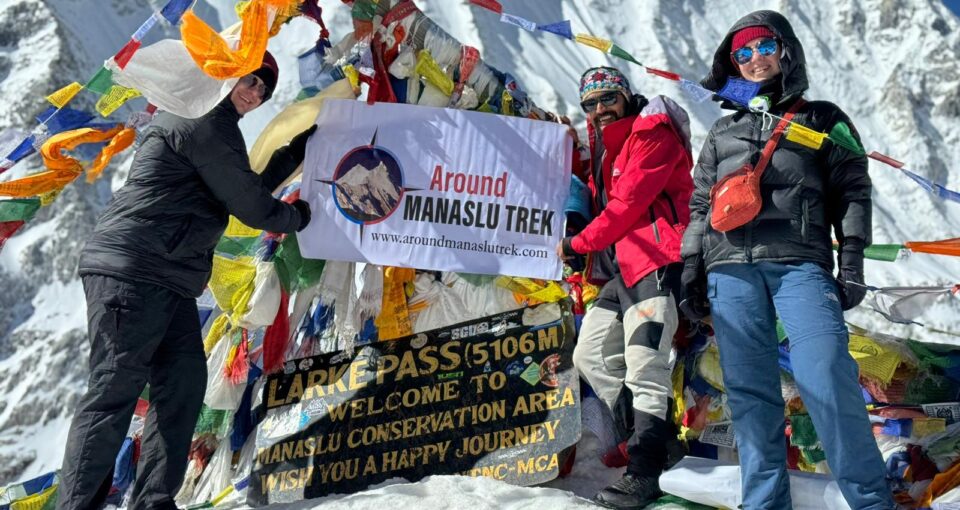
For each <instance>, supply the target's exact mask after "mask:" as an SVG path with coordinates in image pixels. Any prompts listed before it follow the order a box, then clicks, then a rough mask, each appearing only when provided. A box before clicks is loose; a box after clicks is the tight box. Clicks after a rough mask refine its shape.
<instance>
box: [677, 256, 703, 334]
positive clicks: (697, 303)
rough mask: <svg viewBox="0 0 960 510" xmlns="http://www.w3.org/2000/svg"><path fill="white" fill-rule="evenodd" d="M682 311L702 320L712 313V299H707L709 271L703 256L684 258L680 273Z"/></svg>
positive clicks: (695, 319) (690, 316)
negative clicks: (705, 266)
mask: <svg viewBox="0 0 960 510" xmlns="http://www.w3.org/2000/svg"><path fill="white" fill-rule="evenodd" d="M677 306H678V308H680V311H681V312H683V314H684V315H686V316H687V318H688V319H690V320H692V321H700V320H703V319H705V318H706V317H707V316H708V315H710V301H709V300H708V299H707V273H706V270H705V268H704V265H703V256H701V255H700V254H697V255H688V256H687V257H684V259H683V272H682V273H681V274H680V304H679V305H677Z"/></svg>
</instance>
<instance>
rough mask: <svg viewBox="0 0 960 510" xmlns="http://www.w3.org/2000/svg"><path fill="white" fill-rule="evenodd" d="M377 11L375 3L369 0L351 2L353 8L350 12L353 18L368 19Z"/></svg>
mask: <svg viewBox="0 0 960 510" xmlns="http://www.w3.org/2000/svg"><path fill="white" fill-rule="evenodd" d="M376 13H377V4H375V3H373V2H372V1H371V0H356V1H355V2H353V10H352V11H351V12H350V14H351V15H353V19H357V20H365V21H370V20H372V19H373V16H374V15H375V14H376Z"/></svg>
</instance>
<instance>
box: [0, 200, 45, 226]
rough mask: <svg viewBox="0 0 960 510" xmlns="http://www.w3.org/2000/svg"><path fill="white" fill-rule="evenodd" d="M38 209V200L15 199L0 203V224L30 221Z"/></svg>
mask: <svg viewBox="0 0 960 510" xmlns="http://www.w3.org/2000/svg"><path fill="white" fill-rule="evenodd" d="M39 209H40V199H39V198H15V199H13V200H3V201H0V223H3V222H7V221H30V220H31V219H33V216H34V215H35V214H37V210H39Z"/></svg>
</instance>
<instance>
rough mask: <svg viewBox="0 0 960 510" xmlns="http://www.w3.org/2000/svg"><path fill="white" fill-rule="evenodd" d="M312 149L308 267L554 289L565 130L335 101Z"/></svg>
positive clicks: (303, 237)
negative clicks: (364, 267) (537, 282)
mask: <svg viewBox="0 0 960 510" xmlns="http://www.w3.org/2000/svg"><path fill="white" fill-rule="evenodd" d="M317 124H318V128H317V132H316V135H315V136H313V137H312V139H311V142H310V144H309V145H308V146H307V153H306V158H305V160H304V177H303V189H302V193H301V197H302V198H303V199H304V200H307V201H308V202H309V203H310V208H311V209H312V210H313V211H314V219H313V221H311V222H310V225H309V226H308V227H307V228H306V230H304V231H303V232H300V234H299V240H300V249H301V251H302V252H303V256H304V257H308V258H312V259H325V260H346V261H357V262H372V263H374V264H380V265H385V266H400V267H415V268H419V269H433V270H440V271H458V272H467V273H478V274H503V275H512V276H526V277H531V278H544V279H549V280H558V279H560V278H561V262H560V260H559V259H558V258H557V256H556V255H555V253H554V247H555V246H556V245H557V243H558V242H559V240H560V238H561V237H562V235H563V232H562V230H563V203H564V201H565V200H566V197H567V193H568V191H569V184H570V156H571V150H572V149H571V143H572V142H571V140H570V137H569V136H568V135H567V134H566V128H565V126H562V125H560V124H555V123H550V122H543V121H535V120H529V119H522V118H514V117H503V116H499V115H490V114H487V113H478V112H469V111H460V110H450V109H445V108H428V107H422V106H410V105H405V104H387V103H377V104H374V105H366V104H363V103H362V102H359V101H328V102H327V103H326V104H325V105H324V108H323V110H322V111H321V112H320V115H319V117H318V118H317Z"/></svg>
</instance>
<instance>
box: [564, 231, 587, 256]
mask: <svg viewBox="0 0 960 510" xmlns="http://www.w3.org/2000/svg"><path fill="white" fill-rule="evenodd" d="M571 242H573V237H572V236H568V237H564V238H563V239H561V240H560V246H561V249H562V250H563V254H564V255H566V256H567V257H576V256H578V255H583V254H582V253H577V250H574V249H573V245H572V244H571Z"/></svg>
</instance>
